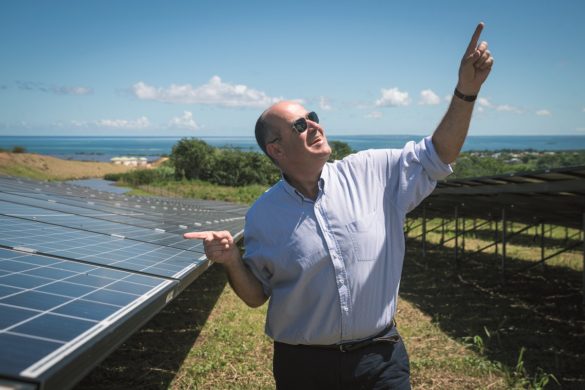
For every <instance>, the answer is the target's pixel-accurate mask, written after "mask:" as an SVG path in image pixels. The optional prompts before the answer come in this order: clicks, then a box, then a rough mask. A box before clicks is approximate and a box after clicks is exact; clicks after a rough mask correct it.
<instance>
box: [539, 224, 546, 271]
mask: <svg viewBox="0 0 585 390" xmlns="http://www.w3.org/2000/svg"><path fill="white" fill-rule="evenodd" d="M540 261H542V270H543V271H544V270H546V263H545V262H544V222H542V223H541V224H540Z"/></svg>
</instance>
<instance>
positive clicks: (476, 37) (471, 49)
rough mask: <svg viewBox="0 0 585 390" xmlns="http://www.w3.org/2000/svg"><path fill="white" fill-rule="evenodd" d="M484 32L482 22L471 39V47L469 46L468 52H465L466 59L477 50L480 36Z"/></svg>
mask: <svg viewBox="0 0 585 390" xmlns="http://www.w3.org/2000/svg"><path fill="white" fill-rule="evenodd" d="M482 30H483V22H480V23H479V24H478V25H477V27H476V28H475V32H474V33H473V36H472V37H471V41H469V46H467V51H466V52H465V56H466V57H467V56H469V55H471V54H472V53H473V52H474V51H475V48H476V47H477V42H478V41H479V36H480V35H481V32H482Z"/></svg>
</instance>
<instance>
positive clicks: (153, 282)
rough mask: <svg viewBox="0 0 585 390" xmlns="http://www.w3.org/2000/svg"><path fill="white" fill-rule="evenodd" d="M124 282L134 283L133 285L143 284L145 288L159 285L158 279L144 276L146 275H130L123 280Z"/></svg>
mask: <svg viewBox="0 0 585 390" xmlns="http://www.w3.org/2000/svg"><path fill="white" fill-rule="evenodd" d="M124 281H126V282H134V283H138V284H145V285H147V286H152V287H154V286H158V285H159V284H160V282H161V281H160V279H156V278H153V277H150V276H146V275H138V274H132V275H130V276H128V277H127V278H125V279H124Z"/></svg>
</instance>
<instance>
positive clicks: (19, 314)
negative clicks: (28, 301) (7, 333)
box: [0, 305, 38, 345]
mask: <svg viewBox="0 0 585 390" xmlns="http://www.w3.org/2000/svg"><path fill="white" fill-rule="evenodd" d="M0 311H1V312H2V315H1V316H0V329H6V328H8V327H9V326H12V325H14V324H17V323H19V322H21V321H24V320H26V319H27V318H30V317H32V316H34V315H36V314H38V312H36V311H32V310H25V309H19V308H17V307H11V306H5V305H0ZM0 345H1V344H0Z"/></svg>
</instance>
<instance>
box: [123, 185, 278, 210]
mask: <svg viewBox="0 0 585 390" xmlns="http://www.w3.org/2000/svg"><path fill="white" fill-rule="evenodd" d="M120 185H124V183H120ZM267 189H268V187H267V186H263V185H258V184H254V185H249V186H243V187H229V186H221V185H217V184H212V183H208V182H205V181H202V180H191V181H186V180H185V181H169V182H161V183H153V184H149V185H141V186H138V187H136V188H135V189H133V190H132V191H131V192H130V193H129V195H157V196H169V197H181V198H194V199H205V200H220V201H225V202H235V203H241V204H247V205H250V204H252V203H253V202H254V201H255V200H256V199H258V197H259V196H260V195H262V194H263V193H264V192H265V191H266V190H267Z"/></svg>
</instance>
